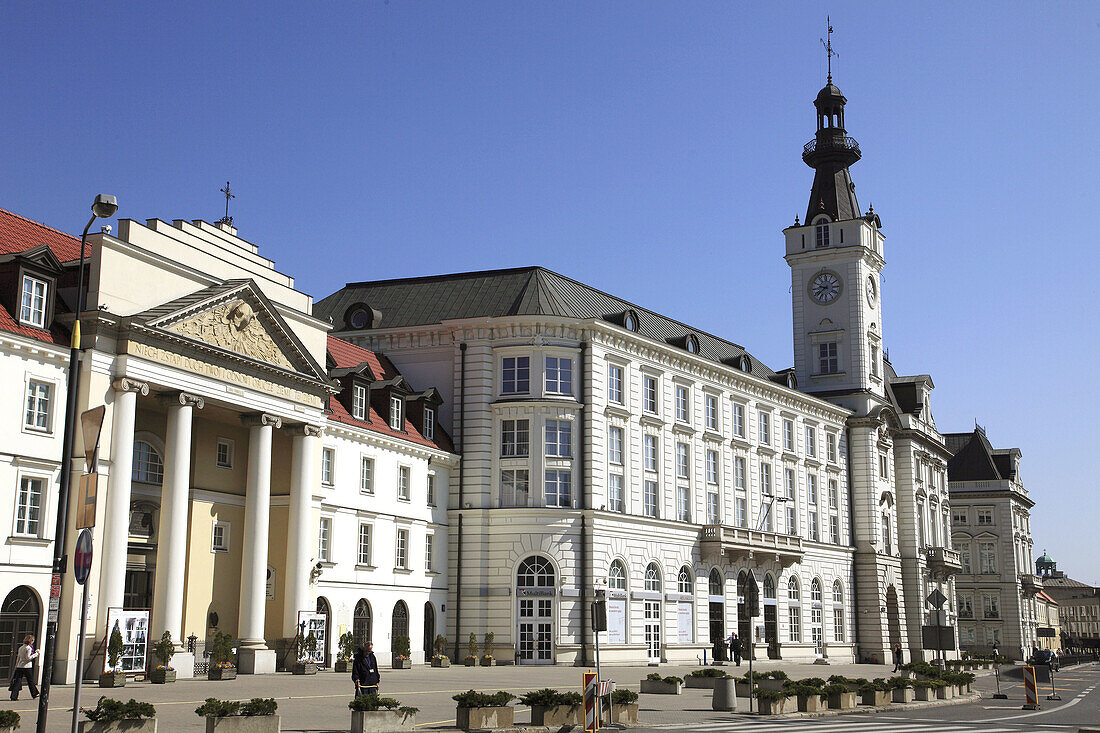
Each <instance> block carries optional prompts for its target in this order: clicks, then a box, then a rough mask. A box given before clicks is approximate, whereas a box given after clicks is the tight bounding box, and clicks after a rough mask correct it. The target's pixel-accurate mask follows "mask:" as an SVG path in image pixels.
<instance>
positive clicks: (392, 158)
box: [0, 0, 1100, 583]
mask: <svg viewBox="0 0 1100 733" xmlns="http://www.w3.org/2000/svg"><path fill="white" fill-rule="evenodd" d="M826 14H831V16H832V20H833V25H834V26H835V28H836V34H835V35H834V43H835V46H836V48H837V51H838V52H839V57H838V58H837V59H835V61H834V69H833V70H834V78H835V81H836V83H837V84H838V85H839V86H840V87H841V89H843V91H844V93H845V94H846V96H847V97H848V101H849V104H848V109H847V115H846V121H847V125H848V131H849V133H850V134H851V135H853V136H855V137H856V138H857V139H858V140H859V142H860V146H861V148H862V150H863V155H864V157H863V160H862V161H861V162H860V163H858V164H857V165H856V166H854V167H853V169H852V175H853V178H854V180H855V181H856V184H857V194H858V195H859V199H860V203H861V204H862V205H863V206H864V207H866V206H867V205H868V204H869V203H873V204H874V206H875V211H876V212H878V213H879V214H880V215H881V216H882V219H883V223H884V231H885V233H886V235H887V250H886V255H887V267H886V271H885V275H884V278H883V284H882V291H883V304H884V316H885V317H884V323H883V327H884V331H885V342H886V345H887V346H888V348H889V349H890V354H891V357H892V359H893V362H894V364H895V367H896V368H897V370H898V371H899V372H900V373H905V374H913V373H930V374H932V375H933V377H934V379H935V382H936V392H935V395H934V401H933V409H934V413H935V416H936V419H937V423H938V425H939V427H940V429H941V430H944V431H955V430H969V429H971V428H972V427H973V424H974V421H975V419H976V420H977V421H978V422H979V423H981V424H982V425H984V426H985V427H986V428H987V430H988V434H989V437H990V439H991V440H992V441H993V443H994V445H996V446H998V447H1010V446H1017V447H1019V448H1020V449H1021V450H1022V451H1023V454H1024V458H1023V469H1022V470H1023V478H1024V480H1025V482H1026V485H1027V487H1028V489H1029V491H1030V492H1031V495H1032V497H1033V498H1035V499H1036V501H1037V502H1038V505H1037V506H1036V508H1035V510H1034V515H1033V535H1034V539H1035V554H1036V556H1037V555H1038V554H1039V553H1040V552H1041V551H1042V550H1043V549H1044V548H1047V549H1049V550H1050V552H1051V554H1052V555H1053V556H1054V557H1055V559H1056V560H1058V561H1059V564H1060V567H1061V568H1062V569H1065V570H1067V571H1069V572H1070V573H1072V574H1074V575H1075V576H1077V577H1079V578H1080V579H1082V580H1087V581H1090V582H1094V583H1097V582H1100V544H1098V543H1097V542H1096V540H1095V532H1096V528H1097V525H1098V523H1100V500H1098V499H1097V492H1096V490H1095V473H1096V471H1095V468H1094V466H1093V465H1092V463H1091V461H1093V460H1095V456H1096V453H1097V445H1100V429H1098V428H1097V420H1096V418H1095V417H1090V414H1091V410H1093V409H1096V404H1097V401H1098V400H1097V397H1098V394H1097V384H1098V381H1097V380H1096V379H1095V377H1094V376H1092V377H1090V376H1089V375H1090V374H1092V372H1093V371H1094V370H1095V365H1096V363H1097V361H1098V359H1100V346H1098V345H1097V338H1096V336H1097V327H1096V325H1095V324H1096V321H1095V318H1096V313H1097V306H1098V304H1100V303H1098V296H1097V290H1098V285H1097V282H1096V277H1097V275H1098V273H1100V267H1097V265H1098V264H1100V258H1098V257H1097V254H1096V251H1095V249H1096V246H1097V235H1096V232H1095V218H1096V214H1097V185H1096V168H1097V163H1098V156H1097V154H1096V149H1097V143H1096V133H1097V124H1096V120H1097V119H1098V118H1100V102H1098V100H1100V82H1098V78H1100V77H1098V74H1097V73H1096V72H1097V69H1098V68H1100V5H1098V4H1096V3H1086V2H1081V3H1069V2H1063V3H1027V4H1023V3H1008V2H996V3H994V2H985V3H977V2H975V3H955V2H953V3H925V4H920V5H914V4H912V3H848V2H833V3H817V2H804V3H792V2H779V3H743V4H742V3H713V2H688V3H654V2H645V3H610V2H608V3H593V2H545V1H542V2H518V1H515V2H478V3H467V2H454V1H450V2H405V1H402V0H390V1H389V2H361V3H334V2H333V3H316V4H314V3H251V4H247V3H224V2H222V3H202V2H195V3H186V4H178V3H175V4H167V3H163V4H154V3H124V2H118V3H110V4H104V3H100V4H98V5H96V6H95V8H84V7H81V8H80V9H79V10H78V8H77V6H76V5H67V6H66V5H63V4H60V3H19V4H15V5H12V6H11V7H10V8H8V10H7V12H6V14H5V25H6V33H5V43H4V44H3V45H2V46H0V59H2V62H3V68H4V69H5V70H6V74H5V80H4V85H3V97H4V113H3V114H2V115H0V139H2V141H3V148H2V149H3V151H4V152H3V163H4V165H3V170H4V175H3V176H0V206H2V207H3V208H6V209H9V210H12V211H15V212H18V213H20V214H23V215H26V216H29V217H31V218H33V219H36V220H39V221H43V222H46V223H48V224H50V225H52V226H55V227H58V228H60V229H64V230H66V231H70V232H79V229H80V227H81V226H82V225H83V223H84V221H85V219H86V217H87V207H88V205H89V203H90V200H91V198H92V196H93V195H94V194H95V193H97V192H101V191H102V192H109V193H114V194H116V195H117V196H118V199H119V204H120V209H119V214H120V215H121V216H127V217H132V218H135V219H138V220H144V219H147V218H152V217H159V218H162V219H168V220H170V219H173V218H186V219H193V218H205V219H207V220H210V221H213V220H215V219H217V218H219V217H220V216H221V214H222V207H223V202H222V199H221V198H220V194H219V193H218V189H219V188H221V187H222V186H223V185H224V184H225V181H226V180H227V179H229V180H231V181H232V182H233V188H234V190H235V191H237V193H238V194H239V197H238V198H237V199H236V200H235V201H234V202H233V206H232V212H231V213H232V214H233V216H234V218H235V220H236V223H237V225H238V226H239V228H240V234H241V236H243V237H245V238H247V239H249V240H251V241H253V242H256V243H258V244H259V245H260V247H261V252H262V253H263V254H265V255H266V256H268V257H271V258H274V259H275V260H276V261H277V263H278V266H279V268H280V269H281V270H283V271H284V272H288V273H290V274H293V275H294V276H295V277H296V278H297V282H298V285H299V287H300V288H301V289H303V290H305V291H307V292H310V293H312V294H314V295H315V296H316V297H318V298H320V297H323V296H324V295H327V294H328V293H330V292H332V291H334V290H336V289H338V288H339V287H340V286H341V285H342V284H343V283H344V282H345V281H354V280H367V279H375V278H386V277H400V276H411V275H422V274H431V273H440V272H451V271H461V270H473V269H485V268H496V267H510V266H519V265H530V264H541V265H545V266H547V267H549V268H551V269H554V270H556V271H558V272H561V273H563V274H566V275H570V276H572V277H575V278H578V279H580V280H584V281H585V282H588V283H590V284H592V285H595V286H597V287H600V288H602V289H604V290H607V291H610V292H612V293H614V294H616V295H619V296H621V297H624V298H627V299H630V300H633V301H636V302H639V303H642V304H644V305H646V306H647V307H650V308H653V309H655V310H657V311H660V312H663V313H665V314H668V315H670V316H673V317H675V318H678V319H680V320H683V321H686V322H689V323H692V324H694V325H696V326H697V327H699V328H701V329H705V330H708V331H711V332H713V333H716V334H719V335H721V336H724V337H726V338H729V339H731V340H733V341H736V342H738V343H741V344H744V345H746V346H747V347H748V348H749V349H750V350H751V351H752V352H753V353H754V354H756V355H757V356H758V357H760V358H762V359H763V360H764V361H765V362H766V363H768V364H769V365H770V366H772V367H773V368H783V367H785V366H788V365H789V364H790V362H791V359H792V356H791V325H790V294H789V285H790V283H789V271H788V268H787V266H786V264H785V262H784V261H783V259H782V252H783V239H782V236H781V234H780V230H781V229H782V228H783V227H784V226H787V225H788V224H791V223H792V222H793V220H794V217H795V215H796V214H798V215H802V214H803V213H804V211H805V208H806V203H807V197H808V193H809V188H810V184H811V181H812V172H811V171H810V169H808V168H807V167H805V165H804V164H803V163H802V161H801V158H800V151H801V147H802V145H803V144H804V143H805V142H806V141H807V140H809V139H810V138H811V137H812V136H813V131H814V116H813V108H812V106H811V102H812V100H813V97H814V95H815V94H816V92H817V90H818V89H819V88H820V87H821V85H822V84H823V83H824V80H825V54H824V51H823V49H822V48H821V44H820V43H819V41H818V39H819V38H820V37H821V36H823V35H824V31H825V16H826ZM1070 407H1073V409H1070ZM1089 456H1092V457H1093V458H1089ZM1086 459H1088V460H1086Z"/></svg>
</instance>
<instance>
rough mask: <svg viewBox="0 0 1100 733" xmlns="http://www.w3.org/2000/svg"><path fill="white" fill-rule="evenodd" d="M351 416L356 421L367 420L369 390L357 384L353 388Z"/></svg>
mask: <svg viewBox="0 0 1100 733" xmlns="http://www.w3.org/2000/svg"><path fill="white" fill-rule="evenodd" d="M351 390H352V397H351V416H352V417H354V418H355V419H356V420H366V419H367V388H366V387H364V386H363V385H361V384H356V385H354V386H353V387H352V388H351Z"/></svg>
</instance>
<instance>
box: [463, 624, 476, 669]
mask: <svg viewBox="0 0 1100 733" xmlns="http://www.w3.org/2000/svg"><path fill="white" fill-rule="evenodd" d="M466 666H467V667H476V666H477V634H475V633H474V632H472V631H471V632H470V640H469V641H467V642H466Z"/></svg>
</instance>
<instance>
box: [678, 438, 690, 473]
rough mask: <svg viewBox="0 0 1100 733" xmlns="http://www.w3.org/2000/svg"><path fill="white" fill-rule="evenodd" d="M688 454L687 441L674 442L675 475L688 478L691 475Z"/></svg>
mask: <svg viewBox="0 0 1100 733" xmlns="http://www.w3.org/2000/svg"><path fill="white" fill-rule="evenodd" d="M690 462H691V459H690V454H689V453H688V446H687V443H677V444H676V477H677V478H689V477H690V476H691V468H690Z"/></svg>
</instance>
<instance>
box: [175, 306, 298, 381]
mask: <svg viewBox="0 0 1100 733" xmlns="http://www.w3.org/2000/svg"><path fill="white" fill-rule="evenodd" d="M166 328H167V330H169V331H172V332H174V333H178V334H180V335H181V336H189V337H190V338H193V339H197V340H199V341H203V342H205V343H208V344H211V345H213V346H219V347H221V348H223V349H228V350H230V351H233V352H236V353H238V354H241V355H242V356H247V357H249V358H250V359H256V360H257V361H263V362H267V363H268V364H274V365H276V366H280V367H283V368H284V369H294V366H293V364H291V362H290V360H289V359H288V358H287V357H286V354H284V353H283V350H282V349H281V348H280V347H279V345H278V344H277V343H275V340H274V339H273V338H271V334H269V333H268V331H267V329H266V328H264V326H263V324H261V323H260V319H259V318H258V316H257V314H256V311H255V310H254V309H253V308H252V306H251V305H249V304H248V303H246V302H245V301H243V300H240V299H237V300H231V301H228V302H226V303H221V304H219V305H216V306H214V307H213V308H211V309H210V310H207V311H203V312H201V313H197V314H195V315H194V316H191V317H190V318H187V319H184V320H181V321H177V322H176V323H173V324H171V325H170V326H167V327H166Z"/></svg>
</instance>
